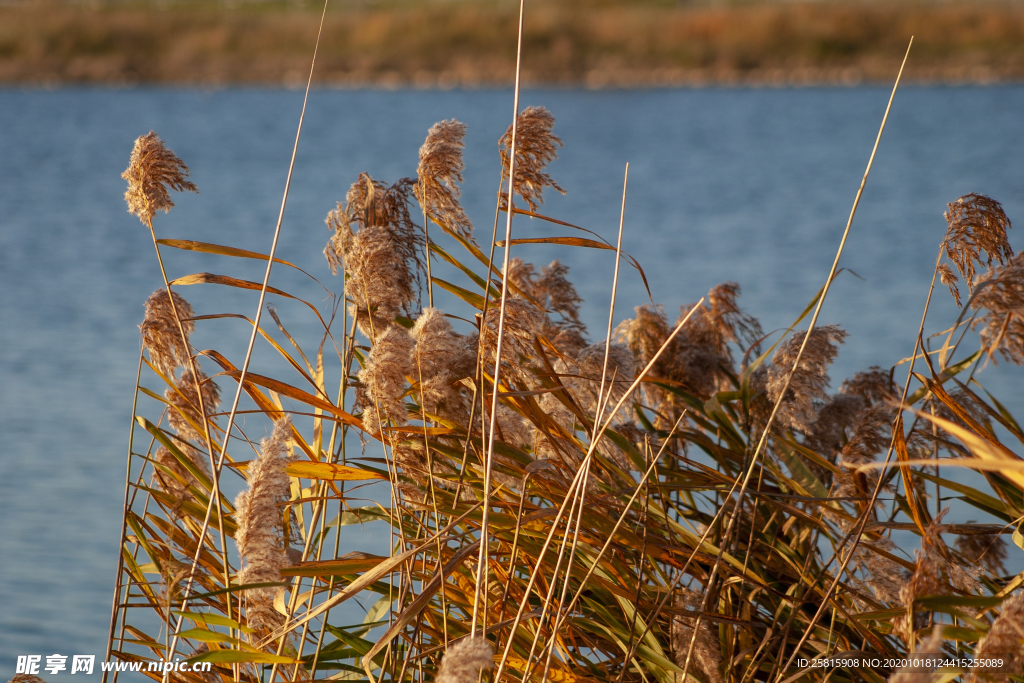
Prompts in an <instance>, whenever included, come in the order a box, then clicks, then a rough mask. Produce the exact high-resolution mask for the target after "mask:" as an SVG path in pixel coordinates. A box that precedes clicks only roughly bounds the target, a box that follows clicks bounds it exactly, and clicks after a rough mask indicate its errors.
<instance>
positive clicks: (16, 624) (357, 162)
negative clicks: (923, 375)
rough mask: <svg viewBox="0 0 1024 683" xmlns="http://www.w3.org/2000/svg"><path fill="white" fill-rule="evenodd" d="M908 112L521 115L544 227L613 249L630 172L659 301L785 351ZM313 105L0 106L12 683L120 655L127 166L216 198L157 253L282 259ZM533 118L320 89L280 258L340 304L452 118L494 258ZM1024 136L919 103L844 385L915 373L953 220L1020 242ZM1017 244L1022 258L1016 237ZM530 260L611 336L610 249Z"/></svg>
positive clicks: (123, 99) (823, 99) (1007, 371)
mask: <svg viewBox="0 0 1024 683" xmlns="http://www.w3.org/2000/svg"><path fill="white" fill-rule="evenodd" d="M887 98H888V91H887V90H885V89H877V88H857V89H779V90H757V89H705V90H658V91H607V92H587V91H562V90H542V91H531V92H527V93H524V95H523V104H524V106H526V105H545V106H547V107H548V108H549V109H550V110H551V111H552V112H553V113H554V115H555V116H556V117H557V119H558V123H557V125H556V132H557V133H558V134H559V135H560V136H561V137H562V139H563V140H564V142H565V148H564V149H563V150H562V153H561V156H560V159H559V160H558V161H557V162H556V163H554V164H553V165H552V167H551V173H552V175H553V176H554V177H555V178H556V179H557V181H558V182H559V184H560V185H562V187H564V188H565V189H566V190H567V194H566V196H564V197H560V196H549V197H548V202H547V204H546V205H545V206H544V208H543V211H544V212H545V213H547V214H549V215H552V216H555V217H558V218H561V219H564V220H568V221H570V222H573V223H575V224H577V225H582V226H585V227H587V228H589V229H592V230H595V231H597V232H599V233H601V234H602V235H604V236H605V237H606V238H608V239H609V240H612V241H614V234H615V230H616V228H617V225H618V216H619V203H620V199H621V193H622V176H623V170H624V167H625V164H626V163H627V162H629V163H630V182H629V196H628V200H627V209H626V221H625V235H624V239H623V243H624V249H625V250H626V251H628V252H629V253H630V254H632V255H633V256H635V257H636V258H637V259H638V260H639V261H640V263H641V264H642V265H643V267H644V269H645V272H646V274H647V278H648V280H649V282H650V287H651V291H652V293H653V295H654V298H655V300H656V301H659V302H661V303H663V304H664V305H665V309H666V311H667V312H668V313H669V315H670V317H673V318H674V316H675V311H676V310H677V307H678V306H679V305H680V304H685V303H688V302H692V301H696V300H697V299H698V298H700V297H701V296H703V295H704V294H705V293H706V292H707V290H708V289H709V288H710V287H712V286H714V285H715V284H717V283H719V282H722V281H725V280H734V281H736V282H739V283H740V285H741V286H742V287H743V298H742V301H743V303H744V305H745V307H746V309H747V310H748V311H749V312H751V313H753V314H754V315H757V316H758V317H760V319H761V321H762V323H763V324H764V327H765V329H766V330H772V329H776V328H779V327H785V326H786V325H788V324H789V323H790V322H791V321H792V320H793V319H794V318H795V317H796V316H797V315H798V314H799V312H800V311H801V310H802V309H803V308H804V306H805V305H806V303H807V302H808V301H809V300H810V299H811V297H812V296H813V295H814V293H815V291H816V290H817V289H818V288H819V287H820V286H821V285H822V283H823V281H824V279H825V276H826V275H827V273H828V269H829V267H830V265H831V263H832V259H833V257H834V255H835V250H836V247H837V246H838V243H839V239H840V237H841V235H842V231H843V228H844V226H845V223H846V219H847V216H848V214H849V211H850V206H851V204H852V201H853V198H854V195H855V193H856V190H857V187H858V184H859V183H860V180H861V176H862V174H863V172H864V167H865V165H866V163H867V159H868V156H869V153H870V151H871V146H872V144H873V143H874V139H875V135H876V133H877V130H878V125H879V122H880V121H881V117H882V113H883V111H884V109H885V104H886V100H887ZM301 104H302V93H301V92H296V91H288V90H224V91H216V92H204V91H197V90H173V89H141V88H140V89H134V90H104V89H65V90H57V91H52V92H45V91H19V90H0V121H2V125H0V606H2V609H0V679H5V680H6V678H8V677H9V676H11V675H13V672H14V659H15V657H16V655H18V654H30V653H35V654H51V653H54V652H58V653H63V654H72V653H95V654H97V655H99V654H100V653H102V652H103V651H104V645H105V642H106V629H107V624H108V619H109V611H110V599H111V592H112V582H113V572H114V570H115V567H116V553H117V542H118V538H119V525H120V508H121V497H122V491H123V482H124V466H125V456H126V451H127V430H128V426H129V420H130V415H131V400H132V387H133V385H134V374H135V371H136V363H137V358H138V330H137V327H136V326H137V325H138V323H139V322H140V321H141V319H142V304H143V302H144V301H145V299H146V297H147V296H148V295H149V294H150V292H152V291H153V290H154V289H155V288H156V287H157V286H158V285H159V284H160V274H159V270H158V269H157V267H156V262H155V258H154V255H153V250H152V245H151V243H150V238H149V236H148V234H147V231H146V229H145V228H144V227H142V226H141V225H140V224H139V222H138V221H137V220H136V219H135V218H134V217H132V216H130V215H128V214H127V213H126V212H125V206H124V203H123V200H122V194H123V192H124V182H123V181H122V180H121V179H120V177H119V176H120V173H121V171H122V170H123V169H124V167H125V166H126V165H127V161H128V155H129V152H130V151H131V146H132V141H133V140H134V139H135V137H136V136H138V135H140V134H143V133H146V132H147V131H149V130H151V129H152V130H155V131H157V132H158V133H159V134H160V135H161V136H162V137H163V138H164V140H165V141H166V142H167V144H168V145H169V146H170V147H171V148H172V149H173V150H174V151H175V152H176V153H177V154H178V155H179V156H180V157H182V158H183V159H184V160H185V161H186V162H187V163H188V164H189V166H190V167H191V169H192V179H193V180H194V181H195V182H196V184H197V185H198V186H199V188H200V190H201V192H202V194H201V195H198V196H195V195H189V196H180V197H179V196H176V197H175V200H176V201H177V202H178V207H176V208H175V209H174V210H173V211H172V212H171V213H170V214H169V215H166V216H165V215H164V214H160V215H159V217H158V218H157V220H156V228H157V231H158V234H159V235H160V236H161V237H167V238H180V239H194V240H199V241H206V242H215V243H220V244H229V245H232V246H236V247H241V248H244V249H250V250H253V251H259V252H265V251H267V250H268V248H269V243H270V239H271V235H272V232H273V228H274V223H275V220H276V218H277V212H278V209H279V206H280V201H281V192H282V189H283V186H284V180H285V176H286V172H287V167H288V160H289V157H290V154H291V147H292V143H293V140H294V135H295V126H296V123H297V120H298V115H299V111H300V108H301ZM511 109H512V97H511V92H510V91H505V90H494V91H467V92H461V91H451V92H434V91H395V92H386V91H330V90H323V91H314V92H313V93H312V94H311V96H310V101H309V109H308V112H307V118H306V125H305V130H304V132H303V137H302V141H301V143H300V146H299V154H298V159H297V162H296V167H295V176H294V181H293V185H292V192H291V197H290V199H289V203H288V209H287V213H286V215H285V220H284V226H283V232H282V237H281V245H280V249H279V252H278V256H279V257H280V258H283V259H286V260H288V261H290V262H292V263H294V264H296V265H298V266H300V267H302V268H304V269H306V270H307V271H309V272H310V273H312V274H314V275H315V276H316V277H318V278H320V279H321V280H322V281H323V282H324V284H325V285H326V286H327V287H329V288H332V289H340V287H339V285H338V281H337V280H336V279H332V277H331V275H330V273H329V271H328V269H327V268H326V263H325V262H324V260H323V257H322V255H321V250H322V249H323V246H324V243H325V241H326V239H327V237H328V232H327V230H326V229H325V226H324V223H323V219H324V216H325V215H326V214H327V212H328V211H330V210H331V209H332V208H333V207H334V205H335V202H336V201H338V200H341V199H343V197H344V195H345V192H346V190H347V188H348V186H349V185H350V183H351V182H352V181H354V180H355V179H356V177H357V176H358V174H359V173H360V172H361V171H367V172H369V173H370V174H371V175H373V176H374V177H377V178H380V179H383V180H386V181H393V180H396V179H398V178H400V177H403V176H409V175H414V174H415V168H416V162H417V150H418V147H419V145H420V144H421V143H422V140H423V137H424V135H425V133H426V131H427V128H428V127H429V126H430V125H431V124H432V123H434V122H435V121H438V120H440V119H444V118H451V117H455V118H458V119H459V120H461V121H464V122H466V123H467V124H468V125H469V133H468V136H467V151H466V154H467V169H466V182H465V185H464V195H463V196H464V203H465V205H466V207H467V209H468V211H469V214H470V216H471V217H472V218H473V219H474V221H475V222H476V224H477V226H478V233H477V234H478V237H479V238H480V241H481V242H482V243H486V241H487V237H486V236H485V233H488V232H489V230H490V228H491V222H492V220H493V212H494V192H495V188H496V186H497V179H498V178H497V173H498V167H497V161H498V157H497V147H496V141H497V139H498V137H499V136H500V135H501V134H502V132H503V131H504V130H505V127H506V126H507V125H508V122H509V121H510V119H511ZM1022 111H1024V88H1021V87H993V88H980V87H962V88H952V87H935V88H914V87H908V88H905V89H903V90H901V92H900V93H899V94H898V95H897V98H896V102H895V105H894V107H893V111H892V115H891V117H890V121H889V126H888V129H887V131H886V133H885V137H884V138H883V140H882V144H881V147H880V149H879V152H878V156H877V159H876V162H875V168H874V170H873V172H872V175H871V178H870V179H869V181H868V184H867V189H866V190H865V193H864V197H863V200H862V202H861V206H860V210H859V213H858V215H857V218H856V221H855V223H854V226H853V230H852V233H851V236H850V239H849V242H848V244H847V246H846V251H845V254H844V256H843V260H842V264H841V265H843V266H845V267H847V268H849V269H850V270H852V271H854V272H855V273H856V274H857V276H859V277H854V276H852V275H850V274H848V273H844V274H843V275H841V276H840V277H839V279H838V280H837V281H836V283H835V285H834V287H833V290H832V293H831V294H830V296H829V299H828V301H827V303H826V305H825V308H824V311H823V313H822V318H821V322H822V323H837V324H840V325H842V326H843V327H845V328H846V329H847V330H848V331H849V332H850V337H849V339H848V341H847V343H846V345H845V347H844V348H843V350H842V352H841V354H840V358H839V361H838V362H837V364H836V366H835V368H834V372H833V373H832V376H833V386H834V387H836V386H838V383H839V380H841V379H842V378H843V377H845V376H848V375H849V374H852V373H853V372H856V371H857V370H860V369H863V368H866V367H868V366H870V365H873V364H878V365H884V366H889V365H891V364H892V363H893V362H895V361H896V360H898V359H900V358H903V357H905V356H907V355H909V353H910V351H911V349H912V347H913V339H914V335H915V333H916V331H917V325H918V322H919V320H920V313H921V309H922V306H923V303H924V298H925V295H926V293H927V289H928V283H929V280H930V277H931V272H932V267H933V264H934V260H935V254H936V249H937V248H938V244H939V241H940V240H941V238H942V235H943V233H944V230H945V221H944V220H943V217H942V212H943V210H944V209H945V205H946V202H949V201H952V200H954V199H956V198H957V197H959V196H961V195H963V194H966V193H968V192H980V193H984V194H988V195H990V196H992V197H994V198H996V199H998V200H999V201H1001V202H1003V204H1004V206H1005V208H1006V210H1007V213H1008V214H1009V216H1010V218H1011V219H1021V217H1022V216H1024V194H1022V189H1024V188H1022V183H1024V117H1022V116H1021V112H1022ZM513 228H514V231H515V236H518V237H539V236H545V235H561V234H570V233H567V232H565V231H564V230H563V229H562V228H558V229H554V228H555V226H552V225H551V224H548V223H542V222H539V221H531V220H525V219H523V220H519V219H517V220H516V222H515V224H514V226H513ZM1014 232H1015V233H1016V232H1017V231H1014ZM1012 242H1013V244H1014V245H1015V247H1018V248H1019V247H1021V246H1024V243H1022V241H1021V237H1020V235H1019V234H1014V235H1013V236H1012ZM171 251H172V250H168V252H167V260H168V268H169V270H170V274H171V276H172V277H175V276H180V275H184V274H186V273H190V272H201V271H212V272H221V273H227V274H232V275H234V276H236V277H243V278H249V279H259V278H260V275H261V272H262V271H261V268H262V267H261V266H260V265H259V263H258V262H252V263H241V262H237V261H231V260H225V259H222V258H221V259H218V258H215V257H208V256H207V257H203V256H199V255H196V254H189V253H182V252H179V253H171ZM515 253H518V254H520V255H522V256H523V257H524V258H525V259H527V260H532V261H534V262H536V263H537V264H538V265H540V264H543V263H546V262H547V261H549V260H551V259H554V258H561V259H562V260H563V261H564V262H565V263H567V264H569V265H570V267H571V272H570V276H571V277H572V279H573V280H574V281H575V282H576V283H577V286H578V288H579V290H580V293H581V294H582V296H583V297H584V299H585V300H586V304H585V307H584V319H585V321H586V322H587V323H588V324H589V325H590V328H591V334H592V336H594V337H602V336H603V329H604V327H603V326H604V325H605V324H606V320H607V305H608V300H609V296H610V287H611V284H610V283H611V277H610V273H611V268H612V260H613V259H612V257H611V255H610V254H608V252H596V251H585V250H574V249H569V248H551V247H544V248H523V249H522V250H520V251H517V252H515ZM272 284H273V285H275V286H278V287H281V288H283V289H286V290H288V291H290V292H292V293H293V294H296V295H297V296H302V297H303V298H306V299H307V300H309V301H311V302H313V303H316V304H321V303H323V302H324V293H323V290H321V289H319V288H318V286H317V285H316V284H315V283H312V282H311V281H309V280H308V279H305V278H304V277H302V276H297V275H295V274H293V273H289V272H287V270H286V269H283V268H282V269H278V270H275V275H274V278H273V280H272ZM183 293H184V294H185V295H186V296H187V297H188V298H190V299H191V300H192V301H193V303H194V304H195V305H196V309H197V313H199V314H209V313H220V312H228V311H233V312H242V313H246V314H247V315H252V310H253V308H254V307H255V302H256V296H255V294H254V293H252V292H241V293H240V292H237V291H233V290H226V289H223V288H215V287H207V288H205V289H203V290H201V289H200V288H191V289H189V290H187V291H185V292H183ZM446 301H449V299H444V298H441V303H442V305H445V302H446ZM645 301H646V294H645V292H644V289H643V285H642V283H641V281H640V279H639V277H638V276H637V274H636V272H635V271H633V270H632V269H628V268H627V269H624V270H623V282H622V284H621V289H620V292H619V300H618V308H617V314H616V319H617V320H621V319H623V318H625V317H629V315H630V313H631V309H632V307H633V306H636V305H639V304H642V303H644V302H645ZM276 303H278V304H279V305H280V306H281V309H282V315H283V316H284V317H285V322H286V324H289V326H290V327H292V331H293V333H295V334H296V336H297V337H299V338H304V339H308V340H314V339H316V328H315V325H313V324H311V323H309V322H308V316H304V315H303V314H301V310H300V308H301V307H300V308H292V307H287V306H285V305H284V304H283V303H281V302H280V301H278V302H276ZM934 311H935V313H934V315H933V320H934V321H935V323H934V324H933V325H932V326H931V329H932V330H933V331H935V330H939V329H941V327H942V323H947V324H948V323H949V322H951V321H952V319H953V317H955V310H954V308H953V305H952V302H951V300H950V298H949V297H948V295H947V294H945V292H944V291H940V292H939V293H938V296H937V298H936V304H935V306H934ZM218 324H221V325H222V326H221V327H217V326H216V325H213V324H211V325H209V326H207V327H204V328H201V331H200V332H199V333H197V336H196V338H195V343H196V345H197V346H198V347H199V348H208V347H210V346H218V347H220V348H223V347H224V344H221V343H220V341H219V339H218V337H217V333H218V332H219V331H223V330H228V329H229V327H228V326H227V325H228V323H218ZM230 331H232V332H235V333H237V332H239V331H241V332H244V330H243V329H242V328H239V327H234V328H230ZM241 336H242V337H245V336H246V335H244V334H243V335H241ZM239 343H240V342H238V341H237V340H236V341H231V342H230V343H229V349H228V350H229V351H232V352H236V351H237V350H238V345H239ZM315 343H316V342H315V341H310V345H315ZM260 354H262V355H260ZM267 356H268V353H267V352H266V348H260V350H259V351H258V354H257V357H256V359H255V363H256V365H255V366H254V368H259V367H268V365H271V364H272V361H271V359H269V358H267ZM261 364H263V365H261ZM998 370H999V371H1000V373H1001V374H1000V376H999V377H996V376H995V373H993V372H992V370H991V369H990V370H988V371H986V372H984V373H982V374H981V375H980V378H981V379H982V381H983V382H985V383H986V386H989V387H990V388H991V389H992V390H993V391H995V392H996V393H997V395H998V396H1000V397H1001V398H1002V399H1004V400H1005V401H1006V402H1007V403H1008V404H1009V405H1010V406H1011V408H1012V409H1015V411H1016V412H1017V414H1018V415H1020V414H1022V413H1024V400H1022V397H1021V394H1020V386H1021V370H1020V368H1016V367H1012V366H1011V367H1006V366H1004V365H1000V366H999V368H998ZM222 386H224V387H227V386H228V383H227V382H224V383H223V384H222ZM232 390H233V389H232ZM47 678H48V679H49V678H51V677H47ZM58 678H59V677H58Z"/></svg>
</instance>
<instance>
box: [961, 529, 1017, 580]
mask: <svg viewBox="0 0 1024 683" xmlns="http://www.w3.org/2000/svg"><path fill="white" fill-rule="evenodd" d="M954 546H955V547H956V550H957V552H958V553H960V556H961V557H963V558H964V560H965V561H966V562H968V563H970V564H972V565H977V566H981V567H982V568H984V570H985V571H987V572H988V573H990V574H994V575H996V576H1000V575H1002V574H1004V573H1005V572H1006V559H1007V553H1006V542H1005V541H1003V539H1002V537H1000V536H999V534H960V535H959V536H957V537H956V541H955V543H954Z"/></svg>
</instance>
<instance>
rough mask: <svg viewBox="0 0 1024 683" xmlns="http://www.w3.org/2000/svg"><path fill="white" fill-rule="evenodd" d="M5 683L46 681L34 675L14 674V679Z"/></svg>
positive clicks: (42, 682)
mask: <svg viewBox="0 0 1024 683" xmlns="http://www.w3.org/2000/svg"><path fill="white" fill-rule="evenodd" d="M7 683H46V681H44V680H43V679H42V678H40V677H39V676H36V675H34V674H14V678H12V679H11V680H9V681H7Z"/></svg>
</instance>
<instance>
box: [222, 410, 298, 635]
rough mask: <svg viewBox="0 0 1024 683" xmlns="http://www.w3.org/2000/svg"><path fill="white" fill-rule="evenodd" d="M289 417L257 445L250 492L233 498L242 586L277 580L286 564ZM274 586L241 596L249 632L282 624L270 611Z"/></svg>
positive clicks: (280, 617) (249, 474)
mask: <svg viewBox="0 0 1024 683" xmlns="http://www.w3.org/2000/svg"><path fill="white" fill-rule="evenodd" d="M291 432H292V423H291V418H288V417H283V418H281V419H279V420H278V421H277V422H275V423H274V430H273V431H272V432H271V434H270V436H269V437H267V438H265V439H263V441H262V442H261V443H260V453H259V457H258V458H256V459H255V460H253V461H251V462H250V463H249V467H248V469H247V470H246V479H247V480H248V488H247V489H245V490H244V491H242V492H241V493H239V494H238V497H237V498H235V523H236V524H237V526H238V530H237V531H236V532H235V543H236V544H237V545H238V554H239V556H240V557H241V561H242V563H243V564H242V568H241V570H239V572H238V578H237V582H238V584H240V585H246V584H251V583H272V582H278V581H281V569H282V568H283V567H285V566H287V565H288V557H287V555H286V553H285V550H286V548H285V542H284V531H285V528H284V516H283V513H282V509H281V504H282V503H284V502H285V501H287V500H288V498H289V494H290V479H289V477H288V473H287V472H286V469H287V467H288V462H289V460H290V454H291V449H290V448H289V447H288V441H289V440H290V439H291ZM278 592H279V589H277V588H273V587H271V588H250V589H248V590H246V591H245V592H244V594H243V595H244V599H245V614H246V621H247V622H248V624H249V627H250V628H253V629H256V630H257V631H263V632H265V631H268V630H272V629H273V628H275V627H277V626H280V625H281V624H283V623H284V615H283V614H281V613H280V612H278V611H277V610H276V609H274V598H275V596H276V595H277V594H278Z"/></svg>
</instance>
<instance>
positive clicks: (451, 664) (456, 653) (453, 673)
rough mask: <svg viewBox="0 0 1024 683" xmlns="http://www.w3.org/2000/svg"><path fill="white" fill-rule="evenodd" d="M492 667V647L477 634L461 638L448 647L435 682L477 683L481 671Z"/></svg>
mask: <svg viewBox="0 0 1024 683" xmlns="http://www.w3.org/2000/svg"><path fill="white" fill-rule="evenodd" d="M493 667H494V649H493V648H492V647H491V644H490V643H488V642H487V641H486V640H485V639H484V638H481V637H479V636H470V637H467V638H463V639H461V640H459V641H457V642H456V643H454V644H452V645H450V646H449V647H448V651H447V652H445V653H444V658H443V659H442V660H441V668H439V669H438V671H437V677H436V678H435V679H434V680H435V681H436V682H437V683H477V680H478V678H479V676H480V672H481V671H485V670H488V669H491V668H493Z"/></svg>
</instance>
